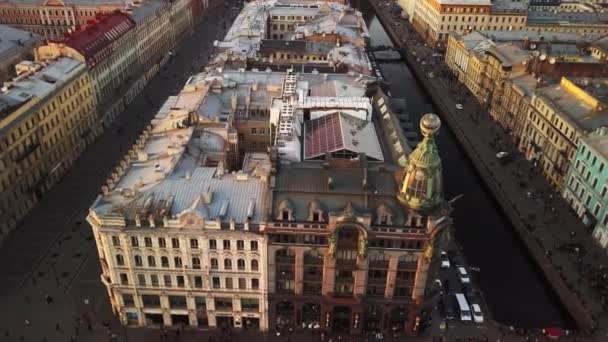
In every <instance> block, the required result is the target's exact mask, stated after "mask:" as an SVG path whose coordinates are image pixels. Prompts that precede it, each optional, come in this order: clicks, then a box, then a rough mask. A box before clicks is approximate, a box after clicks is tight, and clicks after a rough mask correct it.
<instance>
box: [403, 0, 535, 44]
mask: <svg viewBox="0 0 608 342" xmlns="http://www.w3.org/2000/svg"><path fill="white" fill-rule="evenodd" d="M400 5H401V6H402V8H404V10H405V12H406V13H407V14H408V16H409V19H410V21H411V22H412V24H413V25H414V28H415V29H416V31H418V33H419V34H420V35H421V36H422V37H423V39H425V40H426V41H427V42H428V43H429V44H431V45H433V46H435V47H439V48H443V47H445V45H446V43H447V40H448V36H449V32H451V31H455V32H461V33H462V32H468V31H472V30H493V31H496V30H506V31H518V30H521V29H523V28H524V27H525V26H526V20H527V8H526V6H527V5H526V4H525V3H523V2H519V1H511V0H498V1H492V2H491V1H489V0H422V1H415V0H402V1H401V2H400Z"/></svg>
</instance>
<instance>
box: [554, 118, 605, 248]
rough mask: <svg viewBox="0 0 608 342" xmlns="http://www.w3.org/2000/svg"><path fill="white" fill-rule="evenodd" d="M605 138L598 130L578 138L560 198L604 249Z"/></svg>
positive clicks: (602, 128)
mask: <svg viewBox="0 0 608 342" xmlns="http://www.w3.org/2000/svg"><path fill="white" fill-rule="evenodd" d="M607 147H608V136H607V135H606V128H605V127H601V128H598V129H596V130H595V131H592V132H589V133H587V134H585V135H583V136H581V137H580V143H579V145H578V148H577V150H576V155H575V156H574V160H573V163H572V165H571V166H570V169H569V171H568V175H567V176H566V182H565V183H564V191H563V197H564V198H565V199H566V200H567V201H568V203H569V204H570V206H571V207H572V209H573V210H574V211H575V212H576V214H577V215H578V216H579V217H581V219H582V221H583V223H585V224H586V225H587V226H588V227H590V228H591V227H592V228H593V237H594V238H595V239H596V240H597V241H598V243H599V244H600V245H601V246H602V247H604V248H607V247H608V174H607V173H608V172H607V171H606V165H608V160H607V159H606V156H607V155H608V149H607Z"/></svg>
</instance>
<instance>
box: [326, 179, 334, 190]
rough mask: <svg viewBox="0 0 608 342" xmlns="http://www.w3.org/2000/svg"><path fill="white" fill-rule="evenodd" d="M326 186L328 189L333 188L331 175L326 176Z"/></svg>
mask: <svg viewBox="0 0 608 342" xmlns="http://www.w3.org/2000/svg"><path fill="white" fill-rule="evenodd" d="M327 188H328V189H329V190H333V189H334V180H333V179H332V178H331V177H327Z"/></svg>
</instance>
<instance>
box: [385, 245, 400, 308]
mask: <svg viewBox="0 0 608 342" xmlns="http://www.w3.org/2000/svg"><path fill="white" fill-rule="evenodd" d="M398 265H399V258H398V257H397V256H394V255H391V257H390V259H389V260H388V273H387V275H386V287H385V289H384V297H385V298H388V299H392V298H393V295H394V293H395V282H396V280H397V266H398Z"/></svg>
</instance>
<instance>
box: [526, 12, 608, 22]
mask: <svg viewBox="0 0 608 342" xmlns="http://www.w3.org/2000/svg"><path fill="white" fill-rule="evenodd" d="M607 22H608V12H603V13H600V12H557V13H555V12H545V11H529V12H528V25H535V24H539V25H542V24H558V25H576V24H579V25H580V24H583V25H584V24H590V25H605V24H606V23H607Z"/></svg>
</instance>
